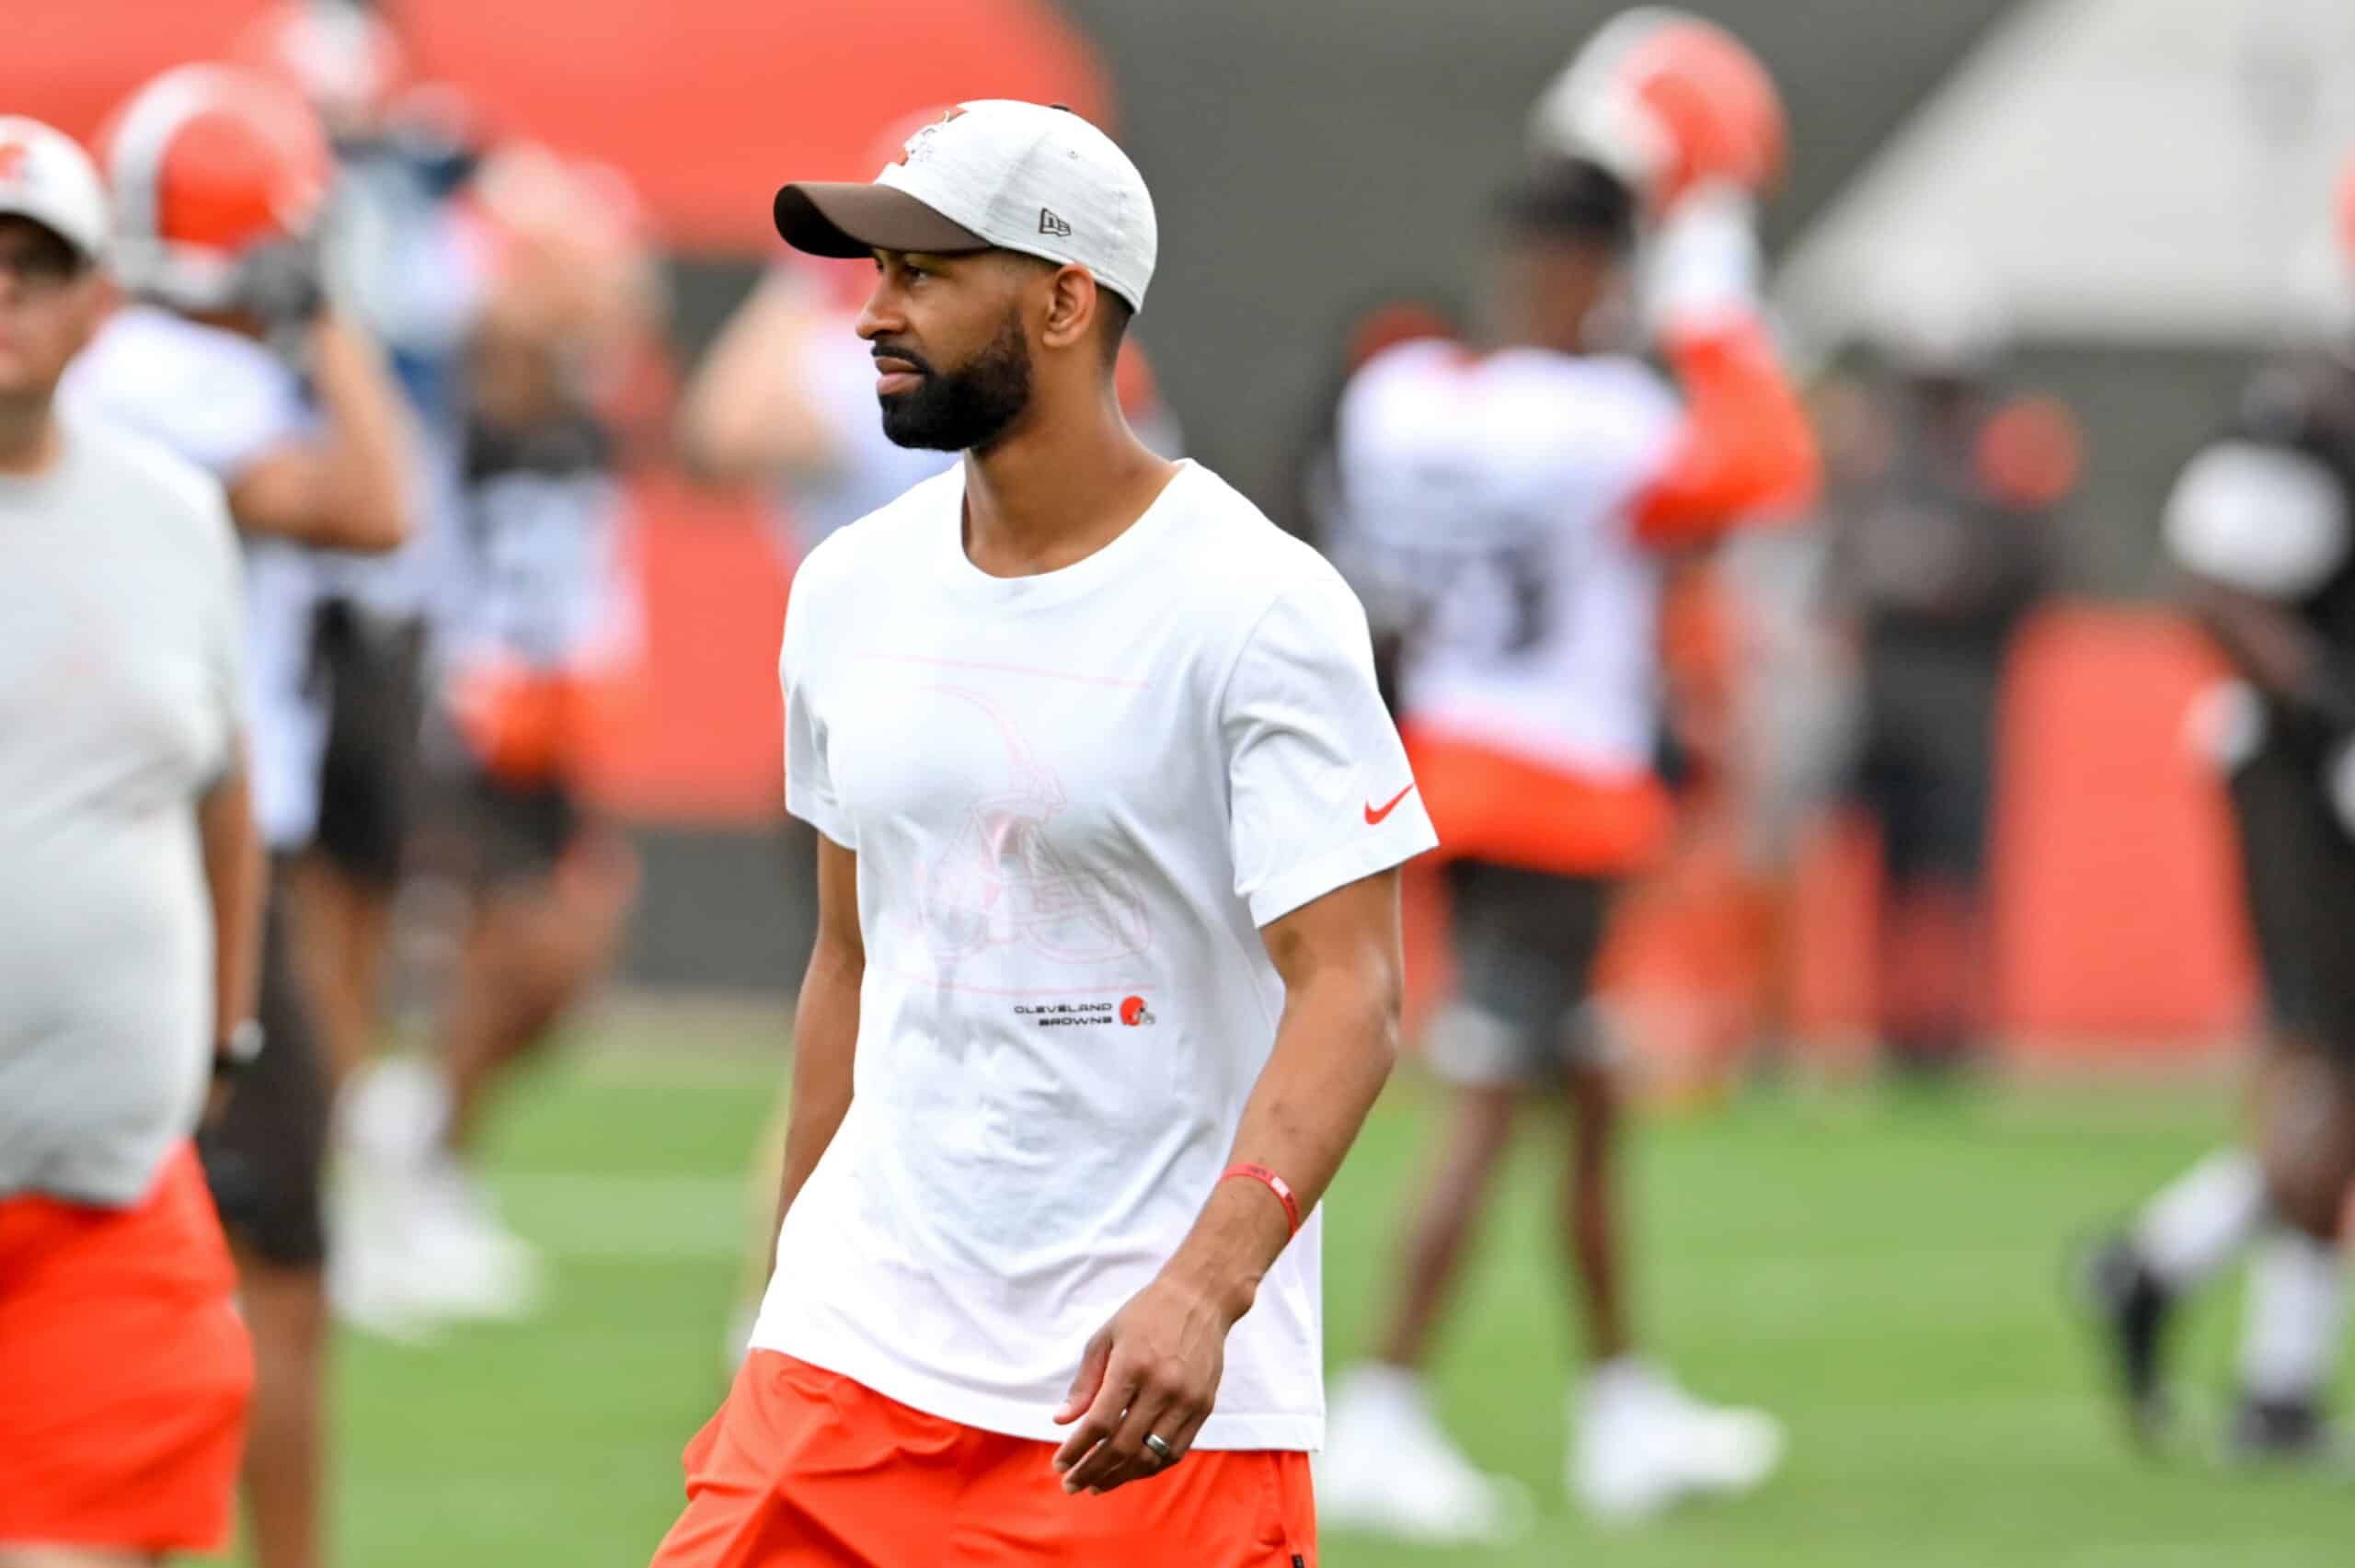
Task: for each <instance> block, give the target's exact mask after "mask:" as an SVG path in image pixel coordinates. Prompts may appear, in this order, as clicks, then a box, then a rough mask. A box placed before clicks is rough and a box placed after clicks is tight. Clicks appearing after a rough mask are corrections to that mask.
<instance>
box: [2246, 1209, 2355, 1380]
mask: <svg viewBox="0 0 2355 1568" xmlns="http://www.w3.org/2000/svg"><path fill="white" fill-rule="evenodd" d="M2346 1316H2347V1268H2346V1260H2345V1259H2344V1258H2343V1257H2342V1256H2341V1255H2340V1253H2339V1250H2338V1248H2337V1247H2334V1246H2331V1245H2329V1244H2328V1243H2327V1242H2317V1241H2315V1239H2314V1238H2313V1237H2312V1236H2309V1235H2306V1234H2305V1233H2303V1231H2287V1230H2285V1231H2279V1232H2276V1233H2275V1234H2273V1235H2271V1236H2269V1237H2268V1238H2267V1239H2266V1242H2265V1244H2264V1245H2263V1246H2262V1247H2260V1248H2258V1249H2257V1261H2256V1262H2255V1263H2254V1264H2252V1265H2250V1267H2249V1281H2248V1317H2247V1321H2246V1323H2245V1324H2244V1325H2243V1327H2242V1331H2241V1389H2242V1391H2243V1392H2245V1393H2246V1394H2248V1395H2249V1396H2251V1397H2252V1398H2255V1399H2261V1400H2279V1401H2305V1400H2311V1399H2313V1398H2314V1397H2315V1395H2316V1394H2318V1393H2320V1392H2321V1391H2322V1389H2323V1386H2324V1385H2325V1384H2326V1383H2327V1382H2329V1381H2330V1379H2331V1375H2332V1373H2333V1371H2334V1369H2335V1368H2334V1367H2333V1363H2334V1361H2335V1360H2336V1359H2337V1352H2338V1334H2339V1330H2340V1328H2341V1326H2342V1325H2343V1323H2344V1322H2345V1320H2346Z"/></svg>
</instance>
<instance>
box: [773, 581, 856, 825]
mask: <svg viewBox="0 0 2355 1568" xmlns="http://www.w3.org/2000/svg"><path fill="white" fill-rule="evenodd" d="M817 558H818V557H817V556H816V555H811V556H810V561H815V560H816V559H817ZM810 561H805V562H803V564H802V570H801V572H800V573H799V574H798V576H797V580H796V581H795V584H794V589H793V592H792V594H791V596H790V597H789V598H788V599H787V602H786V608H785V646H784V648H783V649H782V651H781V652H780V653H779V654H778V656H777V681H778V683H779V685H780V686H782V687H783V689H784V693H785V808H786V809H787V811H789V812H791V813H792V814H793V815H794V816H796V817H798V818H801V819H802V820H803V821H804V822H807V823H809V824H810V826H811V827H813V828H815V829H817V830H818V831H820V832H821V833H823V834H825V835H826V837H828V838H830V839H832V840H833V841H834V842H836V843H838V844H840V845H842V846H843V847H844V849H847V850H856V849H857V848H858V836H857V832H856V830H855V829H854V828H853V827H852V826H851V820H850V817H849V815H848V814H847V813H846V812H844V810H843V808H842V805H841V801H840V798H839V797H838V796H837V795H835V793H834V781H833V771H832V769H831V768H830V767H829V766H828V765H827V758H826V739H827V737H826V721H825V719H824V717H823V716H822V715H821V712H820V707H819V704H818V697H817V692H816V689H815V686H816V681H815V677H816V675H817V673H818V670H817V665H816V661H815V660H814V659H813V658H812V653H813V649H812V647H811V636H810V622H811V621H812V620H813V619H814V618H815V612H814V609H813V607H812V606H811V604H810V600H811V598H812V597H814V595H815V594H816V592H817V591H818V590H817V589H816V587H815V585H814V584H813V583H812V582H811V580H810V579H811V578H812V577H813V576H814V575H815V574H813V573H811V572H810V570H809V566H810Z"/></svg>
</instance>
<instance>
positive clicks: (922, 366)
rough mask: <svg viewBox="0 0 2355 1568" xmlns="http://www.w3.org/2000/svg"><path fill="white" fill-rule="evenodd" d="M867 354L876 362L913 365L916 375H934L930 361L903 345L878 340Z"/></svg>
mask: <svg viewBox="0 0 2355 1568" xmlns="http://www.w3.org/2000/svg"><path fill="white" fill-rule="evenodd" d="M867 352H868V353H869V354H870V355H872V356H873V357H874V358H875V359H878V360H899V361H904V362H905V363H907V364H911V365H913V366H914V367H915V368H916V373H917V374H918V375H925V376H929V375H932V374H934V373H935V372H934V371H933V368H932V361H929V360H927V359H925V357H924V356H923V355H922V354H919V353H917V352H916V351H915V350H914V349H911V348H908V347H906V346H905V345H903V344H899V343H887V342H884V341H882V340H881V339H877V340H876V342H875V343H874V345H873V346H872V347H871V348H870V349H868V350H867Z"/></svg>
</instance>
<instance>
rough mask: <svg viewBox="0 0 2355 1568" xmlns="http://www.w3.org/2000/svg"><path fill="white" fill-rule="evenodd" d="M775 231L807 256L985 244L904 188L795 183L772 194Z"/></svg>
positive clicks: (944, 250) (951, 249) (949, 250)
mask: <svg viewBox="0 0 2355 1568" xmlns="http://www.w3.org/2000/svg"><path fill="white" fill-rule="evenodd" d="M772 211H773V212H774V213H775V218H776V232H777V233H778V234H779V235H783V236H784V238H785V243H786V244H787V245H789V246H792V247H793V248H794V249H796V250H806V251H808V252H809V253H810V255H812V256H850V257H856V256H865V255H867V253H868V252H869V251H876V250H913V251H922V252H925V253H927V254H930V255H934V256H955V255H959V254H960V253H962V252H965V251H971V250H988V249H991V248H992V246H991V245H990V242H989V241H987V240H985V239H983V238H982V236H981V235H977V234H975V233H973V231H972V230H971V229H968V228H966V227H964V226H963V225H962V224H959V223H950V222H949V221H948V219H947V218H944V217H942V216H941V215H940V214H939V213H938V212H934V211H933V210H932V209H931V208H929V207H927V206H925V204H924V203H923V202H921V201H919V200H916V199H915V198H914V197H913V196H911V195H909V194H908V193H907V192H906V191H904V190H900V189H894V188H893V187H891V186H888V185H857V184H852V183H849V182H845V181H832V180H796V181H795V182H794V183H792V184H791V185H788V186H786V187H784V188H782V189H779V190H778V191H777V193H776V203H775V207H774V208H773V209H772Z"/></svg>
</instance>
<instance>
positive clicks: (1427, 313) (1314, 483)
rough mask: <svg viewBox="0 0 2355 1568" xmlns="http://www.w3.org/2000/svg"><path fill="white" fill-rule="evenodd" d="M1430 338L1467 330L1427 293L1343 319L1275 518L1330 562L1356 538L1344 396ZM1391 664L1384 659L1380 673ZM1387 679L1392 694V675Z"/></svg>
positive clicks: (1290, 456)
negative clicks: (1378, 366) (1348, 513)
mask: <svg viewBox="0 0 2355 1568" xmlns="http://www.w3.org/2000/svg"><path fill="white" fill-rule="evenodd" d="M1419 338H1438V339H1441V340H1442V341H1445V342H1460V341H1462V339H1463V338H1464V328H1463V326H1462V325H1461V324H1460V323H1459V322H1458V321H1457V319H1456V314H1455V312H1454V311H1453V310H1452V309H1451V308H1449V307H1448V306H1446V305H1443V304H1442V303H1438V301H1437V300H1436V299H1435V298H1433V297H1432V296H1430V294H1428V293H1425V292H1400V293H1396V294H1384V295H1383V296H1381V297H1380V298H1378V299H1375V300H1374V301H1373V302H1372V303H1366V304H1361V305H1359V306H1358V307H1357V308H1355V309H1353V310H1351V311H1350V312H1349V313H1348V314H1347V315H1344V316H1343V318H1342V321H1341V328H1340V331H1339V333H1338V336H1337V338H1336V340H1335V344H1334V348H1333V351H1332V354H1331V357H1330V365H1331V368H1330V369H1329V370H1328V371H1327V372H1326V380H1325V384H1324V385H1323V386H1322V387H1320V388H1319V389H1318V391H1317V393H1316V395H1315V397H1313V398H1312V399H1310V401H1309V405H1308V414H1307V417H1306V418H1304V419H1302V421H1301V425H1300V433H1299V434H1298V435H1297V436H1295V437H1294V438H1293V440H1292V444H1291V445H1290V446H1289V447H1288V448H1286V449H1285V452H1284V458H1283V469H1282V474H1281V478H1280V479H1279V480H1278V487H1279V494H1280V498H1281V502H1282V505H1281V507H1279V508H1278V509H1277V510H1276V511H1275V513H1274V514H1273V515H1274V517H1275V521H1276V522H1277V524H1278V525H1279V526H1280V527H1281V528H1282V529H1283V530H1284V531H1285V532H1288V533H1291V534H1293V535H1295V536H1296V537H1298V538H1301V539H1305V540H1306V541H1308V543H1310V544H1314V545H1315V546H1316V548H1317V549H1319V550H1322V551H1324V552H1326V553H1327V554H1328V555H1329V554H1331V553H1332V552H1333V550H1334V549H1335V548H1336V547H1340V548H1346V547H1347V544H1348V537H1349V536H1348V532H1347V530H1346V529H1345V527H1344V526H1343V522H1342V518H1341V476H1340V459H1339V455H1338V452H1336V450H1335V445H1336V442H1337V441H1338V436H1339V429H1338V427H1339V422H1340V417H1341V397H1342V395H1343V394H1344V393H1346V392H1347V391H1348V390H1349V385H1350V380H1351V379H1352V378H1353V377H1355V376H1356V374H1357V373H1358V372H1360V371H1361V370H1363V369H1364V368H1365V367H1366V364H1367V362H1368V361H1371V360H1373V358H1374V356H1375V355H1377V354H1380V353H1382V352H1383V351H1384V350H1385V349H1395V348H1396V347H1397V346H1398V345H1400V344H1401V343H1411V342H1414V341H1416V340H1417V339H1419ZM1393 651H1395V650H1393ZM1384 662H1386V661H1385V660H1384V659H1382V658H1377V659H1376V666H1377V669H1379V668H1380V666H1381V665H1383V664H1384ZM1381 672H1382V674H1383V675H1384V691H1385V692H1386V691H1388V689H1389V676H1390V674H1391V672H1390V671H1388V670H1382V671H1381Z"/></svg>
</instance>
